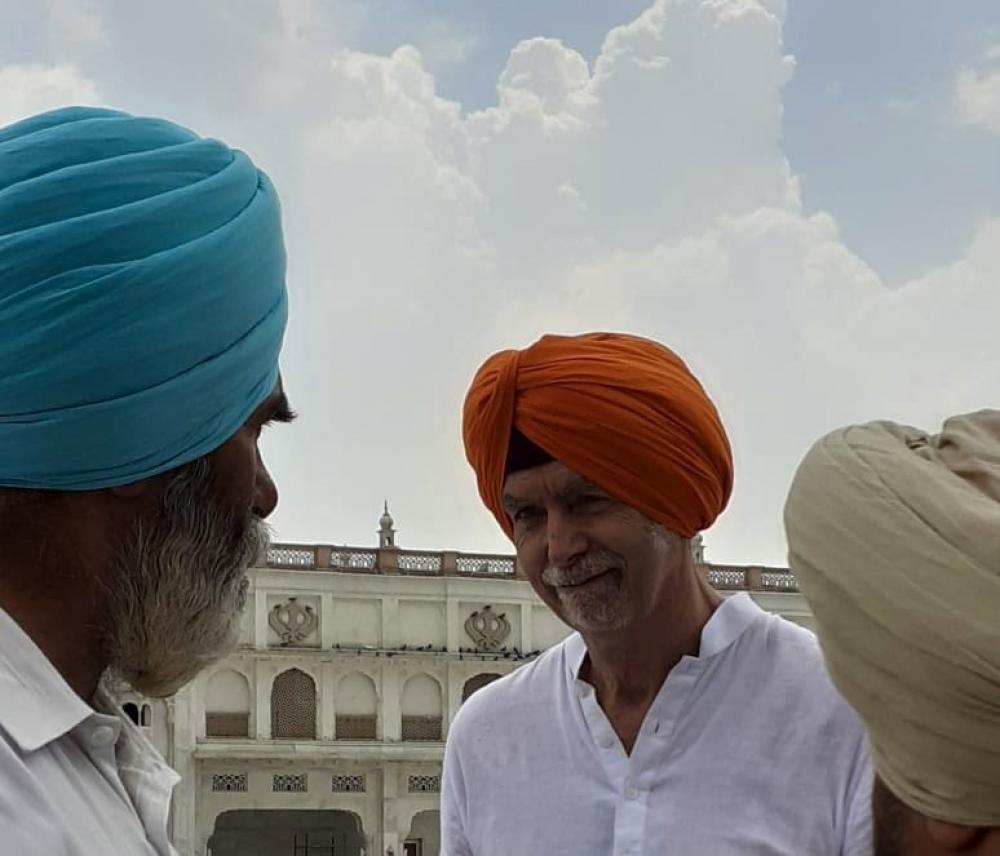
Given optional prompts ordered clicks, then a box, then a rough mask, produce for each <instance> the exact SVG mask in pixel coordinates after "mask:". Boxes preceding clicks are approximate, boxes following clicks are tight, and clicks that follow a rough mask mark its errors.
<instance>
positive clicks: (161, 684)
mask: <svg viewBox="0 0 1000 856" xmlns="http://www.w3.org/2000/svg"><path fill="white" fill-rule="evenodd" d="M286 314H287V298H286V291H285V255H284V248H283V244H282V237H281V218H280V212H279V207H278V200H277V197H276V196H275V192H274V188H273V187H272V186H271V183H270V181H269V180H268V178H267V176H265V175H264V174H263V173H262V172H260V170H258V169H257V168H256V167H255V166H254V164H253V163H252V162H251V161H250V159H249V158H248V157H247V156H246V155H245V154H243V153H242V152H239V151H235V150H233V149H230V148H229V147H228V146H226V145H224V144H223V143H220V142H218V141H216V140H210V139H202V138H200V137H198V136H197V135H195V134H193V133H192V132H190V131H188V130H185V129H184V128H180V127H178V126H176V125H173V124H171V123H169V122H166V121H163V120H159V119H150V118H139V117H135V116H130V115H128V114H125V113H120V112H117V111H112V110H99V109H92V108H78V107H71V108H65V109H61V110H56V111H53V112H50V113H45V114H42V115H39V116H35V117H33V118H30V119H27V120H25V121H22V122H19V123H17V124H14V125H11V126H9V127H7V128H3V129H0V845H2V847H0V849H3V850H4V852H10V853H17V854H19V856H20V854H35V853H38V854H43V853H44V854H55V853H58V854H72V856H91V854H93V856H98V854H100V856H106V854H109V853H115V854H152V853H156V854H169V853H172V852H173V851H172V849H171V846H170V844H169V842H168V838H167V816H168V809H169V802H170V793H171V790H172V788H173V786H174V784H175V783H176V781H177V776H176V774H175V773H174V772H173V771H171V770H169V768H167V767H166V765H165V764H164V762H163V760H162V759H161V758H160V757H159V755H158V754H157V753H156V750H155V749H154V748H153V747H152V746H151V745H150V744H149V743H148V742H147V741H146V739H145V738H144V737H143V735H142V734H141V732H140V731H139V729H138V728H136V727H135V726H134V725H133V724H132V722H131V721H129V720H128V718H127V717H124V716H123V715H122V714H121V712H120V709H118V708H117V706H116V705H115V703H114V701H113V699H112V697H111V695H110V693H109V691H108V688H107V679H108V678H109V677H110V679H111V680H112V681H118V680H124V681H127V682H128V683H129V684H131V685H132V686H133V687H134V688H135V689H136V690H137V691H139V692H141V693H144V694H146V695H150V696H164V695H169V694H170V693H172V692H174V691H175V690H176V689H178V688H179V687H180V686H182V685H183V684H184V683H186V682H187V681H189V680H190V679H191V678H192V677H193V676H194V675H195V674H196V673H197V672H198V671H199V670H200V669H201V668H203V667H204V666H205V665H206V664H208V663H209V662H211V661H212V660H214V659H215V658H217V657H218V656H220V655H222V654H224V653H225V652H226V651H227V650H228V648H229V647H230V646H231V645H232V643H233V640H234V638H235V633H236V628H237V624H238V619H239V615H240V612H241V610H242V607H243V604H244V600H245V597H246V586H247V580H246V569H247V567H248V565H249V564H250V563H251V562H252V561H253V560H254V559H255V558H256V556H257V555H258V554H259V552H260V551H261V550H262V549H263V546H264V543H265V542H266V531H265V528H264V524H263V519H264V518H265V517H267V516H268V515H269V514H270V513H271V511H272V510H273V509H274V506H275V504H276V503H277V492H276V490H275V487H274V484H273V482H272V481H271V477H270V476H269V475H268V473H267V470H266V469H265V468H264V465H263V463H262V461H261V458H260V453H259V451H258V439H259V436H260V432H261V430H262V428H263V427H264V425H266V424H268V423H269V422H273V421H288V420H290V419H291V418H292V414H291V412H290V410H289V407H288V402H287V400H286V398H285V395H284V392H283V390H282V386H281V380H280V377H279V374H278V354H279V351H280V349H281V341H282V336H283V334H284V329H285V320H286Z"/></svg>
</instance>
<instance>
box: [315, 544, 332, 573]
mask: <svg viewBox="0 0 1000 856" xmlns="http://www.w3.org/2000/svg"><path fill="white" fill-rule="evenodd" d="M332 553H333V547H331V546H330V545H329V544H318V545H317V546H316V568H317V569H320V568H329V567H330V556H331V554H332Z"/></svg>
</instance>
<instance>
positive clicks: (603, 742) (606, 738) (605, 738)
mask: <svg viewBox="0 0 1000 856" xmlns="http://www.w3.org/2000/svg"><path fill="white" fill-rule="evenodd" d="M597 742H598V744H599V745H600V747H601V748H602V749H610V748H611V747H612V746H614V745H615V741H614V740H613V739H612V738H611V735H610V734H602V735H601V739H600V740H598V741H597Z"/></svg>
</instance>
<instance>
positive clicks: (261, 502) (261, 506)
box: [253, 453, 278, 520]
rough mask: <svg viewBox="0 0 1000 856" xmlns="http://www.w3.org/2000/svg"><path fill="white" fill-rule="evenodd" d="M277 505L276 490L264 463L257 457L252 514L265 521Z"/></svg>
mask: <svg viewBox="0 0 1000 856" xmlns="http://www.w3.org/2000/svg"><path fill="white" fill-rule="evenodd" d="M277 505H278V488H277V486H276V485H275V483H274V479H272V478H271V473H270V472H268V469H267V467H265V466H264V462H263V461H262V460H261V459H260V454H259V453H258V455H257V483H256V484H255V485H254V507H253V513H254V514H255V515H256V516H257V517H259V518H260V519H261V520H266V519H267V518H268V517H270V516H271V513H272V512H273V511H274V509H275V508H276V507H277Z"/></svg>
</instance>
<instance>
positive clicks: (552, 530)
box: [546, 511, 588, 568]
mask: <svg viewBox="0 0 1000 856" xmlns="http://www.w3.org/2000/svg"><path fill="white" fill-rule="evenodd" d="M546 525H547V527H548V530H547V535H548V556H549V564H550V565H553V566H555V567H557V568H558V567H565V566H567V565H571V564H573V562H574V561H576V560H577V559H578V558H580V556H582V555H584V554H585V553H586V552H587V544H588V542H587V536H586V533H584V531H583V530H582V529H581V528H580V526H579V525H577V524H576V523H575V522H574V521H573V519H572V518H571V516H570V515H567V514H565V513H564V512H561V511H550V512H549V513H548V516H547V524H546Z"/></svg>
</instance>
